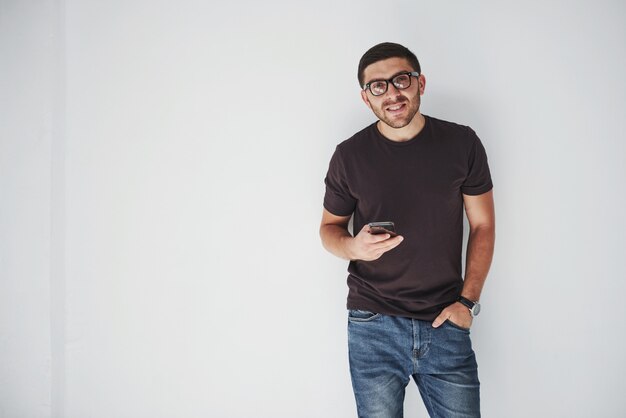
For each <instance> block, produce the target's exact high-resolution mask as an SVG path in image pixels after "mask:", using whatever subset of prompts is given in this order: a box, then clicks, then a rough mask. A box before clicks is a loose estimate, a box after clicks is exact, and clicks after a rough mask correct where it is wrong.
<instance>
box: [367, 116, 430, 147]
mask: <svg viewBox="0 0 626 418" xmlns="http://www.w3.org/2000/svg"><path fill="white" fill-rule="evenodd" d="M425 124H426V119H425V118H424V116H423V115H422V114H421V113H420V112H417V113H416V114H415V116H413V119H412V120H411V122H410V123H409V124H408V125H406V126H404V127H402V128H392V127H391V126H389V125H387V124H386V123H384V122H382V121H380V120H379V121H378V124H377V125H376V126H377V127H378V130H379V131H380V133H381V134H383V135H384V137H385V138H387V139H390V140H392V141H396V142H404V141H408V140H409V139H412V138H415V137H416V136H417V134H418V133H420V131H421V130H422V128H424V125H425Z"/></svg>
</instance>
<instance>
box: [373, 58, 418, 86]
mask: <svg viewBox="0 0 626 418" xmlns="http://www.w3.org/2000/svg"><path fill="white" fill-rule="evenodd" d="M402 71H415V69H414V68H413V67H411V64H409V61H408V60H407V59H406V58H398V57H395V58H387V59H386V60H381V61H376V62H375V63H373V64H370V65H368V66H367V67H365V70H364V71H363V80H365V82H366V83H367V82H368V81H370V80H378V79H388V78H390V77H393V76H394V75H396V74H397V73H399V72H402Z"/></svg>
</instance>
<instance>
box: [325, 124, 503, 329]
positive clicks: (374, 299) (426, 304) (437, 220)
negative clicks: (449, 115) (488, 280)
mask: <svg viewBox="0 0 626 418" xmlns="http://www.w3.org/2000/svg"><path fill="white" fill-rule="evenodd" d="M424 117H425V119H426V124H425V125H424V128H423V129H422V130H421V131H420V132H419V133H418V134H417V136H416V137H415V138H412V139H410V140H408V141H405V142H394V141H391V140H389V139H387V138H385V137H384V136H383V135H382V134H381V133H380V132H379V131H378V128H377V127H376V123H374V124H372V125H370V126H368V127H367V128H365V129H363V130H362V131H360V132H358V133H356V134H355V135H354V136H353V137H352V138H349V139H347V140H345V141H343V142H342V143H341V144H339V145H338V146H337V148H336V150H335V153H334V154H333V156H332V158H331V161H330V165H329V168H328V173H327V175H326V179H325V183H326V194H325V196H324V207H325V208H326V209H327V210H328V211H329V212H331V213H333V214H335V215H338V216H347V215H351V214H354V219H353V230H354V232H355V233H358V231H360V230H361V228H362V227H363V225H365V224H366V223H369V222H377V221H393V222H394V223H395V227H396V232H398V233H399V234H401V235H402V236H403V237H404V241H402V243H401V244H400V245H399V246H398V247H396V248H394V249H393V250H391V251H388V252H387V253H385V254H383V255H382V256H381V257H380V258H379V259H378V260H374V261H362V260H356V261H351V262H350V264H349V266H348V272H349V275H348V287H349V293H348V303H347V307H348V309H364V310H368V311H373V312H379V313H383V314H387V315H396V316H404V317H410V318H417V319H423V320H433V319H435V318H436V317H437V315H438V314H439V312H440V311H441V310H442V309H443V308H444V307H446V306H447V305H449V304H451V303H453V302H454V301H455V300H456V299H457V298H458V296H459V295H460V293H461V290H462V288H463V278H462V277H461V272H462V270H461V251H462V247H463V243H462V240H463V196H462V194H467V195H479V194H482V193H486V192H488V191H489V190H491V188H492V187H493V186H492V183H491V175H490V173H489V166H488V164H487V154H486V153H485V149H484V147H483V145H482V143H481V142H480V139H478V136H476V133H475V132H474V131H473V130H472V129H471V128H470V127H468V126H462V125H458V124H455V123H452V122H446V121H443V120H440V119H436V118H433V117H430V116H426V115H424Z"/></svg>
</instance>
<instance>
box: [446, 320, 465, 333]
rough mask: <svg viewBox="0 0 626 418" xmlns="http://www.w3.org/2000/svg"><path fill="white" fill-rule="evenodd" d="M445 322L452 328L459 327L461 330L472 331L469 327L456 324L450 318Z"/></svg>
mask: <svg viewBox="0 0 626 418" xmlns="http://www.w3.org/2000/svg"><path fill="white" fill-rule="evenodd" d="M444 324H448V325H450V326H451V327H452V328H455V329H458V330H460V331H465V332H470V329H469V328H463V327H462V326H459V325H457V324H455V323H454V322H452V321H450V320H449V319H446V320H445V322H444Z"/></svg>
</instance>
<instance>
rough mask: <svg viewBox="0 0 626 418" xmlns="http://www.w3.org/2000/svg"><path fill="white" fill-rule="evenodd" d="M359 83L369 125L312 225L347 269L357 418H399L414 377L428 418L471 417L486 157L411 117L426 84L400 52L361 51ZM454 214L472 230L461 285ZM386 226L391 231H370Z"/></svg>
mask: <svg viewBox="0 0 626 418" xmlns="http://www.w3.org/2000/svg"><path fill="white" fill-rule="evenodd" d="M358 79H359V84H360V86H361V89H362V90H361V97H362V99H363V101H364V102H365V104H366V105H367V106H368V107H369V108H370V109H371V110H372V111H373V112H374V114H375V115H376V117H377V118H378V121H377V122H375V123H373V124H371V125H369V126H367V127H366V128H365V129H363V130H361V131H360V132H358V133H356V134H355V135H354V136H352V137H351V138H349V139H347V140H345V141H343V142H342V143H340V144H339V145H338V146H337V148H336V150H335V153H334V154H333V156H332V158H331V161H330V165H329V168H328V173H327V175H326V179H325V183H326V194H325V196H324V210H323V215H322V222H321V226H320V236H321V238H322V243H323V245H324V247H325V248H326V249H327V250H328V251H330V252H331V253H332V254H334V255H336V256H338V257H341V258H344V259H346V260H350V263H349V265H348V273H349V274H348V288H349V293H348V302H347V308H348V345H349V347H348V348H349V360H350V374H351V377H352V387H353V390H354V395H355V398H356V404H357V410H358V415H359V417H366V418H374V417H376V418H380V417H390V418H391V417H394V418H395V417H401V416H402V415H403V403H404V391H405V388H406V386H407V384H408V383H409V380H410V377H411V376H412V377H413V379H414V381H415V382H416V384H417V387H418V388H419V391H420V394H421V396H422V399H423V400H424V404H425V406H426V409H427V410H428V412H429V414H430V415H431V416H432V417H446V418H449V417H479V416H480V396H479V380H478V367H477V363H476V356H475V354H474V351H473V349H472V345H471V341H470V327H471V324H472V320H473V317H474V316H476V315H477V314H478V312H479V311H480V304H479V303H478V301H479V299H480V293H481V291H482V288H483V284H484V282H485V279H486V277H487V273H488V271H489V267H490V265H491V259H492V256H493V248H494V240H495V215H494V205H493V192H492V182H491V174H490V172H489V166H488V163H487V155H486V152H485V149H484V147H483V145H482V143H481V141H480V139H479V138H478V136H477V135H476V133H475V132H474V131H473V130H472V129H471V128H470V127H468V126H463V125H459V124H455V123H452V122H447V121H444V120H441V119H437V118H434V117H431V116H427V115H423V114H421V113H420V99H421V96H422V95H423V94H424V90H425V87H426V79H425V77H424V75H423V74H422V73H421V68H420V64H419V61H418V59H417V57H416V56H415V55H414V54H413V53H412V52H411V51H410V50H408V49H407V48H405V47H404V46H402V45H399V44H394V43H382V44H379V45H376V46H374V47H372V48H371V49H369V50H368V51H367V52H366V53H365V54H364V55H363V57H362V58H361V61H360V62H359V68H358ZM463 210H465V213H466V214H467V218H468V221H469V229H470V231H469V240H468V245H467V256H466V266H465V277H463V275H462V266H461V260H462V254H461V252H462V247H463V242H462V240H463ZM351 217H353V231H354V232H355V233H354V235H353V234H351V233H350V232H349V230H348V223H349V220H350V218H351ZM387 221H390V222H393V227H394V228H395V231H391V230H390V229H391V228H392V227H391V226H387V227H386V228H387V229H383V230H380V229H379V228H378V229H375V228H373V227H371V226H370V225H369V224H370V223H372V222H387ZM379 232H382V233H379ZM396 233H397V234H396Z"/></svg>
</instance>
